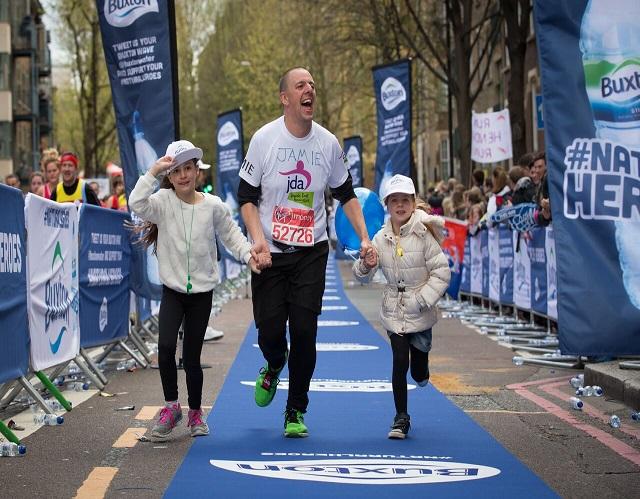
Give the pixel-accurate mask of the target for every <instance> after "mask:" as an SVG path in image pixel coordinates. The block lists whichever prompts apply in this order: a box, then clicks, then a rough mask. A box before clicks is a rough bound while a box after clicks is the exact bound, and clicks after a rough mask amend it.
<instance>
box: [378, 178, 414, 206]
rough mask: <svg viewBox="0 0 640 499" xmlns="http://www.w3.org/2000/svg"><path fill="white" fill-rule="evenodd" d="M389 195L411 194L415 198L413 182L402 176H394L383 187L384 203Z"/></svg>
mask: <svg viewBox="0 0 640 499" xmlns="http://www.w3.org/2000/svg"><path fill="white" fill-rule="evenodd" d="M391 194H412V195H414V196H415V195H416V188H415V186H414V185H413V180H411V179H410V178H409V177H405V176H404V175H400V174H397V175H394V176H393V177H391V178H390V179H389V182H387V185H386V186H385V192H383V193H382V196H383V197H382V200H383V201H384V202H386V201H387V198H388V197H389V196H390V195H391Z"/></svg>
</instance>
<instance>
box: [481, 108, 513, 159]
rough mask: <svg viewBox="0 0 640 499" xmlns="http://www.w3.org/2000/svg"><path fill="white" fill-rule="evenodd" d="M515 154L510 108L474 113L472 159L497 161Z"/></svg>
mask: <svg viewBox="0 0 640 499" xmlns="http://www.w3.org/2000/svg"><path fill="white" fill-rule="evenodd" d="M512 156H513V152H512V148H511V123H510V121H509V110H508V109H503V110H502V111H496V112H495V113H473V115H472V116H471V159H472V160H473V161H475V162H477V163H495V162H496V161H503V160H505V159H509V158H511V157H512Z"/></svg>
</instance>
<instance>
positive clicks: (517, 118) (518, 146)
mask: <svg viewBox="0 0 640 499" xmlns="http://www.w3.org/2000/svg"><path fill="white" fill-rule="evenodd" d="M500 8H501V10H502V14H503V16H504V20H505V24H506V28H507V34H506V40H505V41H506V45H507V51H508V53H509V61H510V65H511V68H510V70H509V91H508V99H509V116H510V119H511V138H512V140H513V157H514V158H519V157H520V156H522V155H523V154H524V153H526V152H527V138H526V136H525V120H526V118H525V110H524V90H525V89H524V85H525V74H524V63H525V55H526V52H527V37H528V36H529V27H530V24H529V23H530V16H531V9H532V7H531V0H517V1H513V0H500Z"/></svg>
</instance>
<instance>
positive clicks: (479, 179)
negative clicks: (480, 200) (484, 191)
mask: <svg viewBox="0 0 640 499" xmlns="http://www.w3.org/2000/svg"><path fill="white" fill-rule="evenodd" d="M472 175H473V179H474V180H475V181H476V183H477V184H480V185H482V184H483V183H484V172H483V171H482V170H473V173H472Z"/></svg>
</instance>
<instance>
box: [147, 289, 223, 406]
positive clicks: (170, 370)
mask: <svg viewBox="0 0 640 499" xmlns="http://www.w3.org/2000/svg"><path fill="white" fill-rule="evenodd" d="M212 296H213V291H207V292H205V293H192V294H185V293H180V292H178V291H174V290H173V289H171V288H168V287H166V286H163V287H162V301H161V302H160V313H159V315H158V322H159V323H160V334H159V339H158V364H159V366H160V379H161V380H162V391H163V392H164V399H165V400H166V401H167V402H170V401H174V400H178V369H177V366H176V346H177V342H178V330H179V329H180V324H182V320H183V319H184V337H183V340H182V362H183V366H184V372H185V374H186V378H187V393H188V396H189V408H190V409H200V405H201V403H202V367H200V354H201V353H202V343H203V342H204V334H205V332H206V329H207V323H208V322H209V314H210V313H211V298H212Z"/></svg>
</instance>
